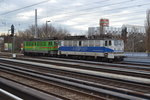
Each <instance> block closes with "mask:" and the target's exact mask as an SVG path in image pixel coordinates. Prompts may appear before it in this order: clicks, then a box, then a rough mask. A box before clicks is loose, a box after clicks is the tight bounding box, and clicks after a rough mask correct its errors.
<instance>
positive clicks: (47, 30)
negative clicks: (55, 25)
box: [46, 21, 51, 34]
mask: <svg viewBox="0 0 150 100" xmlns="http://www.w3.org/2000/svg"><path fill="white" fill-rule="evenodd" d="M48 22H51V21H46V34H47V33H48V30H47V23H48Z"/></svg>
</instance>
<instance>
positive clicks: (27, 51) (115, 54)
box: [23, 39, 124, 61]
mask: <svg viewBox="0 0 150 100" xmlns="http://www.w3.org/2000/svg"><path fill="white" fill-rule="evenodd" d="M23 45H24V46H23V51H24V52H23V53H24V55H48V56H58V57H69V58H84V59H96V60H99V61H122V60H123V58H124V43H123V40H119V39H64V40H32V41H25V42H24V43H23Z"/></svg>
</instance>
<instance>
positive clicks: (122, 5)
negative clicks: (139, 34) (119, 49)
mask: <svg viewBox="0 0 150 100" xmlns="http://www.w3.org/2000/svg"><path fill="white" fill-rule="evenodd" d="M43 1H46V0H0V32H6V33H7V32H8V29H9V27H10V26H11V24H14V25H15V28H16V30H24V29H26V28H28V27H29V26H31V25H34V10H35V9H37V10H38V26H40V25H43V24H45V23H46V21H48V20H50V21H51V22H50V23H48V24H52V25H54V26H56V27H62V28H66V29H67V30H68V31H69V32H71V33H72V34H74V35H76V34H83V33H85V32H86V31H87V30H88V27H98V26H99V19H100V18H108V19H109V21H110V24H109V25H110V26H113V27H121V26H122V25H123V24H131V25H140V26H144V21H145V18H146V11H147V10H148V9H150V0H47V2H44V3H40V4H38V5H35V6H32V7H27V6H30V5H33V4H37V3H39V2H43ZM24 7H26V8H24ZM20 8H24V9H21V10H17V11H14V10H16V9H20ZM11 11H13V12H11Z"/></svg>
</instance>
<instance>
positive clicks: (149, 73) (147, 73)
mask: <svg viewBox="0 0 150 100" xmlns="http://www.w3.org/2000/svg"><path fill="white" fill-rule="evenodd" d="M20 59H22V60H26V61H34V62H39V61H40V62H42V63H46V64H54V65H61V66H62V65H63V66H65V67H73V68H79V69H88V70H93V71H101V72H109V73H117V74H123V75H130V76H138V77H144V78H150V67H146V69H143V67H141V69H140V68H139V67H138V66H136V68H135V69H134V68H132V69H131V68H130V69H129V68H128V67H125V68H120V67H119V66H121V65H120V64H119V65H116V66H114V65H112V64H110V65H108V63H104V64H103V63H102V64H99V63H98V64H96V63H93V62H91V63H90V62H80V61H73V60H69V61H67V60H66V59H63V60H60V59H56V58H52V59H50V60H47V59H41V58H40V59H37V58H34V59H33V58H20ZM137 67H138V68H137Z"/></svg>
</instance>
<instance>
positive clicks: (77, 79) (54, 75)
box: [3, 60, 149, 100]
mask: <svg viewBox="0 0 150 100" xmlns="http://www.w3.org/2000/svg"><path fill="white" fill-rule="evenodd" d="M11 61H12V60H11ZM15 61H16V60H14V62H15ZM19 62H20V61H19ZM19 62H18V63H19ZM23 62H24V64H28V65H30V67H33V66H31V65H32V64H33V61H32V64H29V63H25V62H26V61H23ZM23 62H22V63H23ZM35 64H36V68H37V66H38V65H39V64H38V63H36V62H35V63H34V66H35ZM4 65H5V66H6V64H3V66H4ZM44 65H45V66H43V64H41V65H40V66H42V67H41V68H40V69H43V68H46V65H48V64H44ZM50 67H51V66H49V68H46V69H45V70H44V69H43V71H45V72H46V73H39V74H40V75H42V74H44V75H45V74H47V73H48V72H50V71H52V72H53V71H55V72H57V73H58V72H59V74H60V73H64V74H66V73H67V74H69V70H67V71H66V70H62V69H55V68H50ZM55 67H60V66H55ZM9 68H10V66H9ZM17 68H18V67H17ZM19 68H20V67H19ZM28 68H29V67H28ZM34 68H35V67H34ZM38 68H39V67H38ZM7 70H8V68H7ZM24 70H27V69H24ZM38 70H39V69H38ZM58 70H59V71H58ZM32 71H33V69H32ZM76 71H78V70H76ZM36 73H37V72H36ZM87 73H88V72H87ZM87 73H86V74H85V73H84V75H81V72H80V73H78V72H73V71H71V72H70V74H72V75H73V74H75V75H76V76H77V74H78V76H80V77H81V76H82V77H84V78H85V76H86V77H87V78H92V77H95V79H100V78H101V80H102V76H99V75H98V76H96V75H94V76H91V75H90V76H89V75H88V74H87ZM59 74H57V75H56V73H55V74H49V73H48V77H55V78H56V77H57V78H58V77H59V79H60V78H61V79H62V78H63V80H64V79H66V80H68V79H69V82H70V81H71V80H72V81H73V82H75V81H76V82H80V83H82V85H83V84H86V85H87V84H89V85H88V86H99V87H95V88H94V90H97V89H105V93H104V91H103V92H101V94H102V93H103V94H107V95H108V93H106V88H107V91H108V90H109V91H110V90H113V89H114V88H115V89H118V90H115V89H114V91H119V93H120V92H121V91H122V92H121V93H126V95H127V94H132V93H138V94H140V95H144V96H147V95H145V94H148V92H149V88H148V86H149V83H146V84H145V82H146V81H145V82H142V83H141V82H137V81H138V79H140V78H137V79H135V80H136V81H134V82H133V81H132V82H131V80H130V82H127V80H126V81H125V80H124V82H123V81H122V83H119V84H123V83H124V84H126V85H129V84H130V85H131V86H135V87H139V89H140V90H141V88H142V87H143V89H144V88H146V89H147V90H146V91H145V90H144V91H142V92H141V91H140V92H139V91H135V90H136V89H135V90H134V89H133V90H132V89H131V88H130V89H131V90H130V89H127V88H126V89H123V88H117V87H113V86H108V85H103V84H100V83H99V82H96V83H95V84H94V82H92V81H87V80H81V79H82V78H79V77H74V78H73V77H67V76H64V77H62V74H60V75H59ZM82 74H83V73H82ZM75 75H74V76H75ZM103 78H104V76H103ZM105 78H106V77H105ZM118 78H119V77H118ZM130 78H131V77H130ZM93 80H94V78H93ZM104 80H105V81H106V79H103V81H104ZM108 80H109V82H112V83H113V84H116V83H118V81H120V79H119V80H118V79H115V80H114V79H113V81H112V79H110V78H108V77H107V82H108ZM143 80H144V79H143ZM143 80H142V81H143ZM128 81H129V80H128ZM139 81H140V80H139ZM115 82H116V83H115ZM127 83H128V84H127ZM63 84H64V83H63ZM119 84H117V85H119ZM82 87H84V86H82ZM108 87H109V89H108ZM110 87H111V88H110ZM76 88H78V87H76ZM86 88H87V87H86ZM92 88H93V87H92ZM96 88H97V89H96ZM123 90H124V91H123ZM125 90H126V91H125ZM114 91H113V92H114ZM111 92H112V91H111ZM143 92H144V93H143ZM92 93H94V92H92ZM95 94H97V93H95ZM98 94H100V93H98ZM110 94H112V93H110ZM110 94H109V95H110ZM113 94H114V93H113ZM116 95H117V94H116V93H115V95H114V96H116ZM124 96H125V95H124ZM128 96H132V97H136V96H137V94H136V95H135V94H134V95H128ZM128 96H125V97H128ZM137 97H138V98H136V100H138V99H139V98H140V99H139V100H141V99H147V97H146V98H143V97H142V98H141V97H140V96H137ZM148 98H149V97H148ZM122 99H125V98H122ZM128 99H129V97H128ZM130 99H131V98H130Z"/></svg>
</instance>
